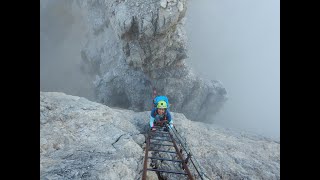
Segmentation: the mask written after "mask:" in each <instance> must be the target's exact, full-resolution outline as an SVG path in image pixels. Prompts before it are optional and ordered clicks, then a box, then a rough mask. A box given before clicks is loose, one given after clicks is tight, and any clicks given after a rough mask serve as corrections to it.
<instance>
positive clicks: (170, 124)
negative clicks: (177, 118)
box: [167, 111, 173, 128]
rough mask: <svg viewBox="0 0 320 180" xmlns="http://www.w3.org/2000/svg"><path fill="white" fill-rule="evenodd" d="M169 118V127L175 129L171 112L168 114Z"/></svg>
mask: <svg viewBox="0 0 320 180" xmlns="http://www.w3.org/2000/svg"><path fill="white" fill-rule="evenodd" d="M167 118H168V122H169V127H170V128H173V119H172V117H171V113H170V112H169V111H168V112H167Z"/></svg>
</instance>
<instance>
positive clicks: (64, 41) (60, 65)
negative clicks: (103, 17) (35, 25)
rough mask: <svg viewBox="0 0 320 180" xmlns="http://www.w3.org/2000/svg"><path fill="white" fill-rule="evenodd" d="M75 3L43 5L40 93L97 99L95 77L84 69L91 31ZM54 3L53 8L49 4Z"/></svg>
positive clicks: (45, 3) (44, 2) (64, 2)
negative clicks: (84, 48)
mask: <svg viewBox="0 0 320 180" xmlns="http://www.w3.org/2000/svg"><path fill="white" fill-rule="evenodd" d="M70 2H71V1H66V0H55V1H45V0H43V1H40V5H41V6H40V90H41V91H58V92H64V93H67V94H70V95H76V96H82V97H86V98H88V99H90V100H93V99H94V94H93V92H94V91H93V85H92V77H90V76H88V75H87V74H84V73H83V72H82V71H81V68H80V62H81V55H80V51H81V47H82V46H84V43H85V34H86V32H87V30H88V28H87V27H86V22H85V18H86V17H84V14H85V12H81V11H80V9H76V7H75V6H73V8H71V4H70ZM49 3H50V4H49Z"/></svg>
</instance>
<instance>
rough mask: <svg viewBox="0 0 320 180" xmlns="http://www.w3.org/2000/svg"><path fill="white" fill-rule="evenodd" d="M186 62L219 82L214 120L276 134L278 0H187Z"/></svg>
mask: <svg viewBox="0 0 320 180" xmlns="http://www.w3.org/2000/svg"><path fill="white" fill-rule="evenodd" d="M188 3H189V5H188V10H187V15H186V16H187V21H186V30H187V35H188V39H189V42H188V46H189V60H188V61H189V63H190V64H191V66H192V67H193V68H194V70H195V71H196V72H197V73H198V74H199V75H200V76H202V77H205V78H208V79H216V80H219V81H221V83H222V84H223V85H224V87H225V88H226V89H227V92H228V101H227V102H226V104H225V105H224V107H223V108H222V110H221V111H220V112H219V113H218V114H217V115H216V116H214V117H212V118H213V121H214V122H215V124H216V125H221V126H223V127H227V128H231V129H237V130H245V131H249V132H254V133H257V134H261V135H264V136H267V137H270V138H273V139H277V140H279V138H280V1H279V0H259V1H256V0H223V1H219V0H190V1H189V2H188Z"/></svg>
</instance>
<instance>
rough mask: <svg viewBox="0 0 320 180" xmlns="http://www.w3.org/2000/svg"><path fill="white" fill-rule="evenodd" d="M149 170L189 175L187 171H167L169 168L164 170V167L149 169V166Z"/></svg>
mask: <svg viewBox="0 0 320 180" xmlns="http://www.w3.org/2000/svg"><path fill="white" fill-rule="evenodd" d="M147 170H148V171H157V172H164V173H173V174H184V175H187V173H185V172H177V171H167V170H164V169H149V168H147Z"/></svg>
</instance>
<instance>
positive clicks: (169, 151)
mask: <svg viewBox="0 0 320 180" xmlns="http://www.w3.org/2000/svg"><path fill="white" fill-rule="evenodd" d="M149 151H156V152H167V153H177V152H175V151H164V150H156V149H149Z"/></svg>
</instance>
